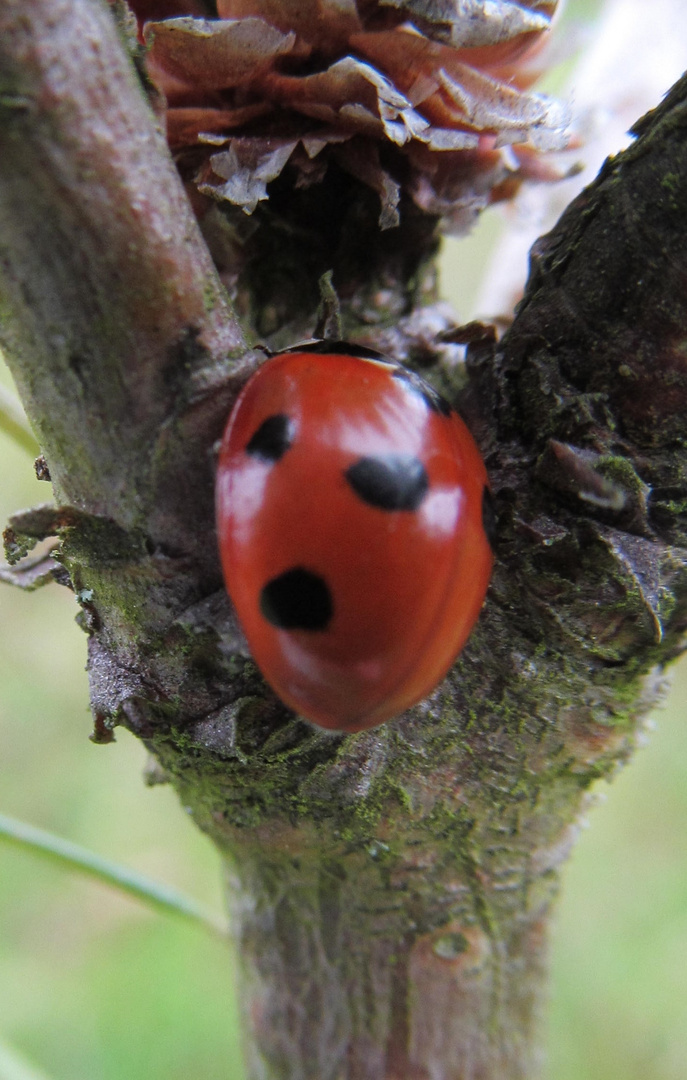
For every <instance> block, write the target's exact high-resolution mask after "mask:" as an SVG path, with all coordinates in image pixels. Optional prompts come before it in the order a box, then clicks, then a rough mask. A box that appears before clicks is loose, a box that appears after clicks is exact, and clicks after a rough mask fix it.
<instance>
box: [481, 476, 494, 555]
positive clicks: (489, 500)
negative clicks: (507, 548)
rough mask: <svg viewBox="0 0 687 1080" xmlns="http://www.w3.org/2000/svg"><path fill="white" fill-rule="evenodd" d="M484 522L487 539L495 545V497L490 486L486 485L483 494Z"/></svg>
mask: <svg viewBox="0 0 687 1080" xmlns="http://www.w3.org/2000/svg"><path fill="white" fill-rule="evenodd" d="M482 524H483V525H484V531H485V533H486V534H487V540H488V541H489V543H490V545H491V546H492V547H493V546H494V541H495V540H496V509H495V507H494V497H493V495H492V494H491V492H490V490H489V488H488V487H485V489H484V492H483V494H482Z"/></svg>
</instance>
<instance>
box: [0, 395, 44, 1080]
mask: <svg viewBox="0 0 687 1080" xmlns="http://www.w3.org/2000/svg"><path fill="white" fill-rule="evenodd" d="M0 431H4V432H5V435H8V436H9V437H10V439H12V441H13V442H15V443H17V445H18V446H21V448H22V450H26V452H27V453H28V454H30V455H31V457H34V458H35V457H36V456H37V455H38V453H39V452H40V449H39V446H38V443H37V442H36V437H35V435H34V434H33V432H32V430H31V428H30V427H29V425H28V424H27V422H26V418H25V417H24V412H23V410H22V407H21V405H20V404H19V402H18V401H17V399H16V397H15V396H14V394H13V393H11V392H10V391H9V390H7V389H6V388H5V387H4V386H2V384H0ZM0 1080H1V1078H0Z"/></svg>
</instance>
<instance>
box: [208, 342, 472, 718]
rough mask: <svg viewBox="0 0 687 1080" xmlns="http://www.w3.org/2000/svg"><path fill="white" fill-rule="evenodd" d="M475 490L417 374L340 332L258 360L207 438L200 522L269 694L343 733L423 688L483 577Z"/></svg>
mask: <svg viewBox="0 0 687 1080" xmlns="http://www.w3.org/2000/svg"><path fill="white" fill-rule="evenodd" d="M485 498H487V499H488V487H487V474H486V470H485V468H484V464H483V462H482V459H481V457H480V453H479V451H478V449H477V447H476V445H475V442H474V440H473V438H472V436H471V434H470V432H469V431H468V429H467V427H466V426H465V424H464V422H463V421H462V420H461V419H460V417H459V416H458V415H457V414H456V413H455V412H454V411H453V409H452V408H451V407H450V405H449V404H448V403H447V402H446V401H445V400H444V398H443V397H442V396H441V395H440V394H438V393H437V391H436V390H434V389H433V388H432V387H431V386H430V385H429V384H428V383H426V382H425V381H424V380H423V379H421V378H420V377H419V376H418V375H416V374H414V373H413V372H411V371H408V370H406V369H405V368H403V367H401V366H400V365H399V364H397V363H395V362H394V361H392V360H388V359H386V358H384V357H382V356H380V355H379V354H378V353H375V352H372V350H368V349H362V348H359V347H357V346H352V345H348V344H345V343H343V342H341V343H339V342H318V343H308V344H306V345H301V346H296V347H295V348H294V349H291V350H288V351H286V352H283V353H279V354H277V355H274V356H273V357H271V358H270V359H269V360H267V361H266V362H265V363H264V364H263V365H262V366H261V367H260V368H259V370H258V371H257V372H256V374H254V375H253V376H252V378H251V379H250V380H249V381H248V383H247V384H246V386H245V387H244V389H243V390H242V392H241V394H240V395H239V398H238V400H237V402H236V405H235V407H234V409H233V411H232V413H231V416H230V417H229V422H228V424H227V428H226V431H225V433H224V437H223V439H222V443H221V448H220V453H219V461H218V470H217V487H216V500H217V528H218V535H219V547H220V555H221V560H222V568H223V572H224V578H225V582H226V586H227V590H228V592H229V595H230V597H231V599H232V600H233V602H234V605H235V608H236V611H237V614H238V617H239V620H240V622H241V624H242V626H243V629H244V632H245V634H246V637H247V639H248V643H249V645H250V647H251V649H252V652H253V655H254V657H255V661H256V663H257V664H258V666H259V667H260V669H261V670H262V672H263V674H264V676H265V678H266V680H267V681H268V682H269V683H270V685H271V686H272V687H273V689H274V690H275V691H276V693H277V694H278V695H279V697H280V698H281V699H282V701H284V702H285V703H286V704H287V705H289V706H290V707H291V708H292V709H294V710H296V712H298V713H300V714H301V715H302V716H304V717H306V718H307V719H309V720H312V721H314V722H315V723H316V724H319V725H321V726H322V727H325V728H333V729H336V730H339V731H347V732H353V731H361V730H363V729H364V728H370V727H374V726H376V725H377V724H381V723H382V722H383V721H384V720H388V719H389V718H390V717H392V716H395V715H397V714H398V713H401V712H403V710H404V709H407V708H408V707H409V706H410V705H413V704H414V703H415V702H417V701H419V700H420V699H421V698H422V697H424V696H425V695H426V694H427V693H428V692H429V691H430V690H432V689H433V688H434V686H435V685H436V684H437V683H438V682H439V680H440V679H441V678H443V676H444V675H445V674H446V672H447V671H448V669H449V667H450V665H451V663H452V661H453V660H454V658H455V657H456V655H457V654H458V652H459V651H460V649H461V648H462V647H463V645H464V643H465V641H466V640H467V637H468V635H469V633H470V631H471V629H472V627H473V625H474V623H475V621H476V619H477V616H478V614H479V611H480V608H481V607H482V602H483V600H484V595H485V593H486V590H487V585H488V583H489V576H490V572H491V567H492V552H491V547H490V543H489V539H488V537H487V532H486V530H485V524H484V513H483V503H484V500H485Z"/></svg>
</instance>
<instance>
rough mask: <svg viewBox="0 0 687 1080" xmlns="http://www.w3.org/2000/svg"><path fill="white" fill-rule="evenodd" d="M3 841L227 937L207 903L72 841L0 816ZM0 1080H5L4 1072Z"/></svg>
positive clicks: (0, 836)
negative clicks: (202, 902)
mask: <svg viewBox="0 0 687 1080" xmlns="http://www.w3.org/2000/svg"><path fill="white" fill-rule="evenodd" d="M2 840H4V841H6V842H8V843H10V844H15V845H16V846H17V847H21V848H24V849H25V850H26V851H32V852H34V853H35V854H37V855H41V856H43V857H44V858H47V859H50V860H52V861H53V862H55V863H57V864H58V865H60V866H62V867H65V868H66V869H69V870H77V871H78V872H79V873H82V874H87V875H88V876H89V877H92V878H96V880H98V881H101V882H102V883H103V884H104V885H109V886H111V887H113V888H116V889H119V890H120V891H122V892H125V893H127V894H128V895H129V896H133V897H135V898H136V899H137V900H141V901H142V902H143V903H144V904H147V905H148V906H149V907H153V908H156V909H157V910H158V911H162V912H165V913H166V914H168V915H177V916H181V917H182V918H184V919H190V920H191V921H192V922H195V923H196V924H197V925H199V926H202V927H203V929H204V930H209V931H210V932H211V933H212V934H215V935H219V936H220V937H224V938H226V936H227V925H226V922H225V921H224V919H222V918H221V917H220V916H219V915H216V914H215V912H214V911H212V910H211V909H210V908H208V907H206V906H205V905H204V904H201V903H199V901H197V900H193V899H192V898H191V897H189V896H185V895H184V893H181V892H179V891H178V890H177V889H174V888H172V887H171V886H170V885H164V884H162V883H161V882H159V881H154V880H153V879H152V878H148V877H146V876H145V875H144V874H139V873H137V872H136V871H135V870H130V869H129V868H128V867H126V866H121V865H120V864H119V863H115V862H111V861H110V860H109V859H104V858H102V856H100V855H96V854H95V853H94V852H92V851H89V850H88V849H87V848H84V847H81V846H80V845H79V844H73V843H72V842H71V840H65V839H63V837H61V836H55V835H54V834H53V833H49V832H46V831H45V830H44V829H37V828H35V827H34V826H33V825H27V824H26V822H24V821H18V820H17V819H16V818H11V817H7V816H6V815H5V814H0V841H2ZM0 1080H4V1078H3V1077H2V1073H1V1072H0Z"/></svg>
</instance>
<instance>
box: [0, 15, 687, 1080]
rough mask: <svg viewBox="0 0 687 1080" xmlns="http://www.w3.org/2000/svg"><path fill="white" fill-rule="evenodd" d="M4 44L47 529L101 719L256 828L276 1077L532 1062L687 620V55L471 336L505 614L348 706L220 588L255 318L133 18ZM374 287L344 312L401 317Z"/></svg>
mask: <svg viewBox="0 0 687 1080" xmlns="http://www.w3.org/2000/svg"><path fill="white" fill-rule="evenodd" d="M0 42H1V45H0V48H2V50H3V53H2V56H3V59H2V65H3V66H2V73H3V75H2V77H3V80H4V81H3V96H2V101H3V102H4V106H3V108H4V109H5V112H6V115H7V116H8V117H9V119H8V122H7V123H4V124H3V126H2V131H3V133H4V134H3V139H4V145H3V151H2V156H1V159H0V180H1V183H2V187H0V205H1V206H2V215H3V216H2V219H1V220H2V223H3V232H2V260H1V263H0V275H1V277H0V291H1V295H2V305H3V307H2V312H3V322H2V327H3V330H2V332H3V335H4V339H3V340H4V342H5V345H6V348H7V349H8V354H9V358H10V360H11V361H13V364H14V368H15V371H16V372H17V378H18V383H19V385H20V388H21V390H22V393H23V395H24V397H25V400H26V403H27V408H28V410H29V413H30V416H31V418H32V422H33V423H34V424H35V426H36V430H37V431H39V433H40V437H41V442H42V445H43V447H44V449H45V452H46V456H47V457H48V460H49V463H50V466H51V471H52V472H53V475H54V477H55V479H56V487H57V491H58V496H59V498H60V499H61V500H65V501H69V503H70V504H71V505H70V506H67V507H64V508H62V509H60V510H59V511H57V512H45V511H44V512H42V515H43V516H42V517H41V516H40V515H39V516H38V518H37V517H35V516H34V517H33V518H32V517H31V516H30V515H29V516H25V517H24V518H22V519H21V520H18V521H17V522H16V523H15V530H18V531H19V532H20V533H21V532H22V530H23V531H24V534H25V535H27V536H35V535H37V534H38V533H40V531H41V528H43V530H45V529H47V528H50V527H52V528H54V529H56V530H58V531H60V532H61V534H62V536H63V544H62V549H61V556H60V557H61V559H62V560H63V562H64V564H65V565H66V567H67V568H68V570H69V572H70V575H71V579H72V582H73V585H74V587H75V589H76V592H77V597H78V598H79V600H80V603H81V604H82V607H83V611H84V622H85V625H86V627H87V629H88V630H89V633H90V643H89V650H90V651H89V655H90V661H89V667H90V677H91V687H92V702H93V708H94V712H95V715H96V731H97V732H98V734H99V736H100V737H103V738H106V737H107V733H108V730H109V728H110V727H112V726H113V725H114V724H116V723H126V724H127V725H128V726H129V727H130V728H131V729H132V730H133V731H134V732H136V733H137V734H139V735H141V736H142V737H143V738H144V739H145V741H146V742H147V744H148V745H149V746H150V747H151V748H152V749H153V750H154V751H155V752H156V753H157V755H158V757H159V758H160V760H161V762H162V764H163V765H164V767H165V768H166V770H167V772H168V774H169V776H170V777H171V779H172V780H173V782H174V784H175V786H176V788H177V790H178V791H179V793H180V795H181V798H182V799H183V802H184V805H186V806H188V807H190V808H191V810H192V812H193V814H194V816H195V819H196V821H197V822H198V824H199V825H200V827H201V828H203V829H204V830H205V831H207V832H208V833H209V834H210V835H211V836H212V837H213V839H214V840H215V842H216V843H217V845H218V847H219V848H220V850H222V851H223V852H224V853H225V854H226V856H227V860H228V862H229V864H230V866H231V874H232V884H233V887H232V890H231V897H232V903H233V907H234V914H235V925H236V931H237V936H238V939H239V944H240V949H241V953H242V958H243V962H244V966H245V970H246V989H245V991H244V994H243V1000H244V1003H245V1009H246V1024H247V1028H248V1029H249V1031H250V1032H251V1033H252V1040H253V1041H252V1042H251V1044H250V1049H249V1058H250V1062H251V1069H252V1075H254V1076H256V1077H258V1076H260V1077H262V1078H268V1077H270V1078H272V1077H274V1078H280V1080H285V1078H289V1080H335V1078H336V1080H339V1078H341V1077H347V1078H349V1080H362V1078H365V1080H382V1078H384V1080H402V1078H403V1080H408V1078H412V1080H426V1078H427V1077H432V1076H438V1075H440V1076H442V1077H443V1078H444V1080H477V1078H479V1080H496V1078H498V1080H525V1078H527V1080H532V1078H533V1077H534V1076H535V1075H536V1072H537V1069H538V1064H539V1060H540V1056H541V1055H540V1048H539V1045H540V1033H539V1020H540V1011H541V1002H542V996H543V993H544V972H545V954H546V927H547V917H548V913H549V910H550V905H551V901H552V898H553V897H554V895H555V893H556V890H557V887H558V873H559V868H560V866H561V864H562V862H563V861H564V859H565V856H566V854H567V852H568V850H569V848H570V845H571V843H572V841H573V839H574V835H575V831H576V822H577V818H578V815H579V813H580V810H581V808H582V807H583V805H584V801H585V793H586V792H587V790H588V788H589V786H590V785H591V784H592V782H593V781H594V780H595V779H597V778H598V777H599V776H604V775H607V774H609V773H610V772H611V771H612V770H613V769H614V768H616V767H617V764H618V762H619V761H623V760H625V758H626V757H627V756H628V755H629V753H630V751H631V749H632V746H633V744H634V739H635V734H636V729H637V724H638V723H639V722H640V720H641V717H642V716H643V715H644V713H645V711H646V709H647V707H648V704H649V702H650V701H651V700H652V698H653V683H652V679H651V673H652V672H655V670H656V669H657V668H659V667H660V666H661V665H662V664H664V663H665V662H667V661H668V660H669V659H671V658H672V657H673V656H674V655H676V654H677V652H678V651H679V650H680V648H682V641H683V635H684V628H685V624H686V612H685V595H686V594H687V588H686V586H687V542H686V539H685V535H684V529H685V519H684V505H685V487H686V486H687V482H686V481H685V478H684V466H683V465H681V464H680V460H681V459H680V457H679V453H680V450H679V447H678V445H677V441H678V440H679V439H682V438H683V437H684V431H683V424H684V415H685V412H684V409H683V408H681V406H682V403H683V395H684V391H685V380H684V366H683V364H682V357H683V356H684V347H683V343H684V327H685V325H687V320H685V315H684V295H685V293H684V268H685V255H684V252H685V251H686V250H687V244H685V226H684V214H683V213H682V212H681V209H680V208H681V207H682V208H683V207H684V206H685V205H686V204H687V167H685V166H687V162H685V160H684V158H685V153H686V152H687V151H686V142H687V140H685V100H684V99H685V87H684V85H682V84H681V85H680V86H678V87H677V88H676V90H675V92H674V93H673V94H672V95H671V98H670V99H669V101H668V102H667V103H666V104H665V106H664V107H662V108H661V109H660V110H658V111H657V112H656V113H655V114H653V115H652V116H651V117H650V118H649V119H648V120H647V121H646V122H645V123H644V124H643V125H642V127H641V133H640V137H639V138H638V140H637V143H636V144H635V146H634V147H632V148H631V149H630V150H629V151H628V152H627V154H625V155H622V156H621V157H620V158H618V159H617V160H616V161H615V162H614V163H611V165H610V166H609V167H608V168H607V169H606V170H605V172H604V173H603V175H602V177H601V178H600V180H599V181H598V182H597V184H595V185H594V186H593V187H592V188H591V189H590V190H589V191H587V192H586V193H584V194H583V196H581V198H580V199H579V200H578V201H577V202H576V203H575V204H574V205H573V207H572V208H571V209H570V211H569V212H568V214H566V216H565V217H564V219H563V221H562V222H561V224H560V226H559V227H558V228H557V229H556V230H554V232H553V233H552V234H551V235H550V236H549V237H548V238H546V239H545V241H544V242H543V243H542V244H541V245H540V247H539V249H538V252H537V253H536V259H535V273H534V275H533V277H532V279H531V282H530V286H529V288H528V292H527V296H526V299H525V302H524V304H523V306H522V308H521V311H520V313H519V315H518V317H517V319H516V322H515V324H514V326H513V329H512V331H511V332H510V333H509V335H507V337H506V339H505V340H504V342H503V343H502V346H501V347H500V348H499V349H498V351H497V352H496V354H494V350H493V348H491V347H490V346H489V344H488V342H487V339H486V338H485V339H484V340H482V341H481V342H478V343H476V344H473V346H472V347H471V349H470V353H469V363H468V371H469V374H470V387H469V389H468V391H467V392H466V393H465V394H463V395H462V396H460V403H461V404H462V406H463V408H464V411H465V412H466V414H467V415H468V417H469V418H470V421H471V424H472V426H473V429H474V431H475V432H476V434H477V435H478V437H479V438H480V441H481V443H482V445H483V447H484V449H485V452H486V454H487V459H488V466H489V470H490V474H491V477H492V484H493V488H494V493H495V496H496V502H497V509H498V513H499V533H498V541H497V566H496V570H495V574H494V579H493V584H492V588H491V590H490V595H489V598H488V601H487V604H486V607H485V610H484V612H483V616H482V618H481V620H480V623H479V625H478V628H477V631H476V633H475V634H474V635H473V638H472V639H471V642H470V643H469V645H468V647H467V648H466V650H465V651H464V653H463V655H462V656H461V657H460V658H459V661H458V662H457V664H456V665H455V667H454V669H453V670H452V672H451V673H450V675H449V676H448V678H447V679H446V680H445V682H444V683H443V684H442V685H441V686H440V687H439V688H438V689H437V690H436V691H435V692H434V693H433V694H432V695H431V696H430V698H429V699H428V700H427V701H426V702H424V703H422V704H420V705H418V706H416V707H415V708H414V709H411V710H409V711H408V712H407V713H406V714H405V715H404V716H402V717H400V718H398V719H397V720H396V721H394V722H392V723H390V724H387V725H385V726H384V727H382V728H380V729H377V730H375V731H371V732H364V733H361V734H359V735H355V736H349V737H342V736H336V735H335V736H332V735H331V734H328V733H324V732H321V731H315V730H313V729H312V728H310V727H309V726H308V725H306V724H304V723H302V722H301V721H299V720H298V719H297V718H295V717H293V715H292V714H290V713H289V712H288V711H287V710H286V709H285V708H284V706H282V705H281V704H280V703H279V702H277V701H276V700H275V698H274V696H273V695H272V694H271V692H270V691H269V690H268V688H267V687H266V686H265V684H264V682H263V681H262V679H261V678H260V676H259V674H258V673H257V671H256V670H255V667H254V666H253V664H252V663H251V661H250V659H249V658H248V657H247V656H246V653H245V647H244V645H243V643H242V640H241V637H240V634H239V633H238V632H237V630H236V627H235V625H234V624H233V622H232V614H231V611H230V609H229V603H228V600H227V598H226V596H225V595H224V593H223V592H222V591H216V590H217V589H218V585H219V574H218V569H217V556H216V552H215V546H214V538H213V524H212V520H213V515H212V499H211V455H210V450H211V447H212V443H213V440H214V438H215V437H216V435H217V433H218V432H219V430H220V427H221V422H222V419H223V417H224V415H225V414H226V410H227V407H228V403H229V400H230V398H231V395H232V393H233V392H234V391H235V386H236V384H237V383H238V382H239V381H240V378H241V372H240V371H239V369H238V368H237V369H231V368H230V367H229V365H228V364H227V363H226V356H227V354H228V353H229V352H231V351H235V350H238V348H239V347H240V344H241V339H240V334H239V331H238V330H237V328H236V326H235V324H234V323H233V322H232V321H231V319H230V317H229V314H228V312H227V309H226V306H225V303H224V301H223V299H222V296H221V293H220V291H219V286H218V283H217V279H216V277H215V275H214V272H213V270H212V267H211V265H210V262H209V259H208V256H207V253H206V252H205V250H204V249H203V246H202V244H201V242H200V240H199V237H198V233H197V231H196V227H195V225H194V223H193V221H192V219H191V217H190V211H189V209H188V206H187V205H186V203H185V201H184V199H183V193H182V191H181V188H180V186H179V184H178V181H177V180H176V178H175V176H174V172H173V169H172V166H171V163H170V162H169V159H168V158H167V157H166V156H165V152H164V148H163V146H162V140H161V137H160V136H159V134H158V133H157V132H156V130H155V128H154V124H153V120H152V116H151V114H150V112H149V110H148V108H147V105H146V104H145V101H144V98H143V96H142V93H141V91H140V88H139V87H138V85H137V84H136V79H135V76H134V74H133V72H132V71H131V70H130V68H129V66H128V61H127V59H126V56H125V55H124V53H123V51H122V49H121V46H120V45H119V43H118V41H117V38H116V35H115V32H114V28H113V24H112V23H111V21H110V15H109V13H108V12H107V10H106V9H105V8H103V7H101V6H100V5H99V4H98V3H97V2H96V0H72V2H67V0H60V2H56V3H54V4H51V5H50V6H49V8H48V5H47V4H45V3H40V2H38V0H28V2H24V3H21V4H20V3H18V2H13V0H12V2H8V0H5V2H4V4H3V6H2V7H0ZM351 183H354V181H351ZM421 225H422V228H421V229H418V232H419V233H423V234H424V235H425V236H426V237H428V238H429V239H428V240H427V243H428V245H430V246H431V243H432V242H433V241H432V235H433V222H432V221H431V220H428V221H426V222H423V223H421ZM405 241H407V236H405V234H403V232H402V231H401V232H400V233H399V238H398V241H397V245H396V250H395V251H394V253H393V255H394V258H393V263H391V262H389V263H388V264H387V265H386V270H387V272H388V273H389V272H390V269H389V268H390V267H391V266H392V265H393V267H395V273H396V275H397V281H396V282H392V285H397V286H398V293H399V295H403V296H404V297H406V298H408V297H414V298H415V302H416V303H417V304H418V305H419V306H418V307H417V308H416V310H414V311H413V312H411V313H410V314H409V315H407V316H406V317H405V318H404V319H401V320H399V323H398V326H397V328H396V334H395V336H393V335H391V336H392V337H393V341H394V343H395V348H396V351H397V353H400V354H403V353H404V352H405V354H406V355H407V354H408V352H409V351H410V346H411V342H412V341H417V340H423V342H424V352H423V355H424V357H425V359H426V360H428V359H431V357H432V355H434V356H435V357H436V356H438V355H439V353H440V349H439V347H438V346H435V345H432V344H431V342H432V332H433V331H431V327H433V326H435V322H433V319H434V314H433V312H432V309H428V308H423V307H422V306H421V303H422V301H421V299H419V298H418V297H419V293H420V292H421V290H420V289H419V288H417V287H415V290H414V291H413V289H412V288H411V287H410V285H409V277H410V275H411V274H415V273H416V271H417V265H418V263H417V257H416V256H415V257H414V258H406V259H404V258H403V256H404V254H405V252H404V250H403V245H404V242H405ZM282 242H283V246H284V248H285V249H287V248H288V245H289V239H288V234H286V238H284V239H283V241H282ZM369 242H370V244H375V243H376V241H375V238H374V236H373V235H371V236H370V241H369ZM263 250H265V249H264V248H263ZM250 254H251V252H250V251H249V252H248V253H247V254H246V261H247V262H250ZM376 254H378V252H376ZM414 254H415V253H414ZM269 257H270V260H271V266H270V270H271V274H270V277H269V282H270V287H273V288H274V289H275V290H276V289H278V288H279V280H280V270H281V269H282V265H281V264H280V261H279V260H280V254H279V243H278V242H277V241H276V240H275V242H274V244H273V245H272V246H271V247H269ZM371 261H372V260H371ZM284 265H288V254H285V256H284ZM258 269H259V267H258ZM358 272H359V267H358V266H356V274H357V273H358ZM252 275H253V277H252V280H257V278H258V277H259V274H257V273H256V269H255V266H253V270H252ZM282 277H283V275H282ZM666 282H667V283H668V285H669V286H670V287H671V295H667V294H666V292H665V286H666ZM244 284H245V282H244ZM256 288H257V286H256ZM361 288H362V289H363V290H364V291H365V303H364V304H362V303H358V304H357V306H356V299H358V300H359V297H358V298H356V297H355V296H352V297H349V298H347V302H346V305H345V311H344V312H343V314H344V317H345V319H346V317H347V318H348V321H349V325H350V324H351V323H352V322H353V313H354V312H355V311H356V310H358V311H360V310H364V321H365V329H364V331H362V330H361V333H360V336H361V337H362V336H365V340H366V342H367V343H368V344H374V343H375V342H377V343H378V344H381V345H384V343H385V342H388V341H389V340H390V333H391V332H390V331H388V330H386V329H383V327H384V320H385V319H387V321H388V314H387V313H385V314H383V315H382V314H380V315H379V319H378V320H377V322H375V317H374V314H373V313H371V311H372V309H373V305H372V303H371V301H370V298H369V297H370V294H369V291H367V290H366V283H364V282H363V283H362V285H361ZM260 296H261V299H262V300H263V302H265V303H268V302H269V298H265V295H264V292H261V293H260ZM378 303H379V305H380V307H381V306H382V304H383V303H384V301H383V299H380V300H378ZM248 306H249V307H250V303H249V304H248ZM275 310H279V305H278V304H275ZM659 316H660V317H659ZM361 322H362V319H361ZM358 325H360V324H358ZM435 374H439V373H438V372H435ZM454 396H455V397H456V398H458V397H459V395H457V394H455V395H454ZM51 513H52V517H51V516H50V514H51ZM39 518H40V521H42V522H43V525H42V526H40V527H39V524H38V520H39ZM46 522H47V523H46ZM50 523H52V524H50ZM19 539H21V538H19ZM15 540H16V537H15Z"/></svg>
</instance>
